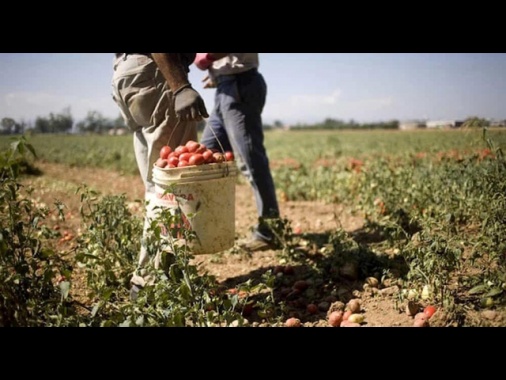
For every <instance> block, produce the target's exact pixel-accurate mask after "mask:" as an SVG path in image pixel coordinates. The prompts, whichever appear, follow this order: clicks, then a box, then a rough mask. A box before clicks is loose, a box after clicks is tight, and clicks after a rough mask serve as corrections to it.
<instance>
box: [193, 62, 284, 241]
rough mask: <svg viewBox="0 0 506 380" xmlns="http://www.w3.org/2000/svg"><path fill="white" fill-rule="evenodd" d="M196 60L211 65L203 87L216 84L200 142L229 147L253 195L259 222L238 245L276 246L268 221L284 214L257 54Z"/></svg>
mask: <svg viewBox="0 0 506 380" xmlns="http://www.w3.org/2000/svg"><path fill="white" fill-rule="evenodd" d="M194 63H195V65H196V66H197V67H198V68H199V69H201V70H208V76H207V77H206V78H204V82H205V84H204V88H216V93H215V104H214V109H213V111H212V112H211V115H210V116H209V119H208V121H207V123H206V126H205V128H204V131H203V134H202V137H201V139H200V142H201V143H202V144H204V145H206V146H207V147H208V148H215V149H219V150H220V151H221V149H224V150H225V151H226V150H231V151H232V152H233V153H234V156H235V159H236V162H237V164H238V167H239V169H240V170H241V172H242V173H243V175H244V176H245V178H246V179H247V180H248V181H249V183H250V185H251V186H252V189H253V193H254V196H255V201H256V207H257V211H258V224H257V225H256V226H254V229H253V234H252V236H251V238H249V239H247V240H246V241H244V242H242V243H241V244H240V246H241V247H242V248H243V249H246V250H249V251H260V250H265V249H273V248H276V240H275V238H274V234H273V233H272V231H271V229H270V228H269V226H268V220H269V219H273V218H279V214H280V213H279V206H278V201H277V197H276V190H275V186H274V181H273V178H272V174H271V171H270V167H269V159H268V156H267V152H266V149H265V146H264V133H263V128H262V111H263V108H264V105H265V100H266V96H267V85H266V83H265V80H264V77H263V76H262V74H261V73H260V72H259V71H258V66H259V58H258V53H197V55H196V57H195V60H194ZM218 140H219V143H218ZM220 144H221V146H220Z"/></svg>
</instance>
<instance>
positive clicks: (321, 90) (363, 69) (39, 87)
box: [0, 53, 506, 124]
mask: <svg viewBox="0 0 506 380" xmlns="http://www.w3.org/2000/svg"><path fill="white" fill-rule="evenodd" d="M113 57H114V54H113V53H0V119H1V118H3V117H10V118H13V119H15V120H16V121H21V120H24V121H33V120H35V118H36V117H37V116H42V117H47V116H49V113H51V112H53V113H60V112H62V111H63V109H64V108H66V107H70V110H71V114H72V116H73V117H74V121H75V122H79V121H80V120H82V119H83V118H84V117H85V116H86V114H87V113H88V111H98V112H100V113H101V114H102V115H103V116H105V117H108V118H113V119H114V118H116V117H118V116H119V111H118V109H117V106H116V104H115V103H114V102H113V100H112V97H111V77H112V61H113ZM259 70H260V72H261V73H262V74H263V75H264V77H265V80H266V82H267V86H268V94H267V102H266V106H265V108H264V113H263V120H264V123H267V124H272V123H274V122H275V121H281V122H282V123H284V124H297V123H304V124H312V123H317V122H322V121H324V120H325V119H326V118H333V119H340V120H344V121H349V120H351V119H353V120H355V121H356V122H359V123H364V122H379V121H389V120H393V119H396V120H400V121H405V120H414V119H418V120H422V119H423V120H441V119H444V120H447V119H456V120H463V119H465V118H466V117H469V116H478V117H482V118H487V119H495V120H504V119H506V53H384V54H383V53H260V68H259ZM204 76H205V72H203V71H201V70H199V69H198V68H196V67H195V66H194V65H192V66H191V67H190V81H191V83H192V84H193V87H194V88H195V89H196V90H197V91H199V92H200V93H201V95H202V97H203V98H204V101H205V103H206V106H207V108H208V111H211V109H212V107H213V104H214V90H211V89H203V88H202V82H201V79H202V78H203V77H204Z"/></svg>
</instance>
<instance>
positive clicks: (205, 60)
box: [193, 53, 215, 70]
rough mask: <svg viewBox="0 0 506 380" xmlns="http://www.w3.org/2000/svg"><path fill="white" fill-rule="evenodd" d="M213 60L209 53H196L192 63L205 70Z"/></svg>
mask: <svg viewBox="0 0 506 380" xmlns="http://www.w3.org/2000/svg"><path fill="white" fill-rule="evenodd" d="M214 61H215V60H214V59H212V58H211V57H210V56H209V53H197V55H196V56H195V60H194V61H193V63H194V64H195V66H197V67H198V68H199V69H200V70H207V69H208V68H209V66H211V64H212V63H213V62H214Z"/></svg>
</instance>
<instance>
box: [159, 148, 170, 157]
mask: <svg viewBox="0 0 506 380" xmlns="http://www.w3.org/2000/svg"><path fill="white" fill-rule="evenodd" d="M171 152H172V148H171V147H170V146H168V145H165V146H162V149H160V158H163V159H166V158H167V157H169V154H170V153H171Z"/></svg>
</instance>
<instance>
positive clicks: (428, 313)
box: [423, 305, 436, 318]
mask: <svg viewBox="0 0 506 380" xmlns="http://www.w3.org/2000/svg"><path fill="white" fill-rule="evenodd" d="M423 312H424V313H425V315H426V316H427V318H430V317H432V316H433V315H434V313H435V312H436V307H435V306H432V305H429V306H427V307H426V308H425V309H423Z"/></svg>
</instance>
